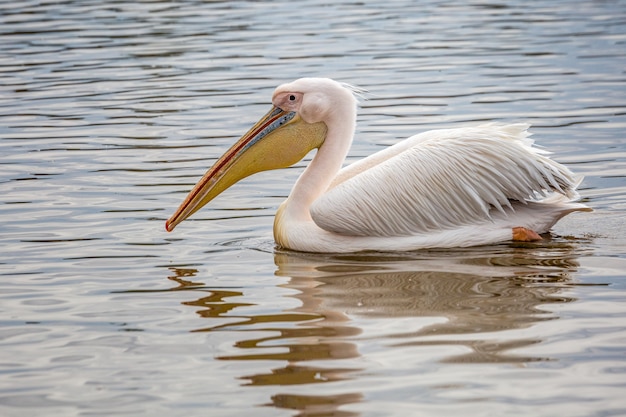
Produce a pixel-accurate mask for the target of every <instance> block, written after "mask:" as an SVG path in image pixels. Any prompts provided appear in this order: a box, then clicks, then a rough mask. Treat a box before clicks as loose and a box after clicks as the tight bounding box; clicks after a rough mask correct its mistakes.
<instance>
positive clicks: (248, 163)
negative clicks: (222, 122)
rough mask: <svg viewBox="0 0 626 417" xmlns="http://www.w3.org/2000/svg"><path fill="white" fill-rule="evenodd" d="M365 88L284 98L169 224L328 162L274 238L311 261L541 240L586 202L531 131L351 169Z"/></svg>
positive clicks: (460, 138) (422, 143)
mask: <svg viewBox="0 0 626 417" xmlns="http://www.w3.org/2000/svg"><path fill="white" fill-rule="evenodd" d="M355 93H358V91H355V89H354V88H353V87H351V86H349V85H347V84H343V83H340V82H337V81H334V80H332V79H328V78H301V79H298V80H296V81H293V82H291V83H287V84H283V85H281V86H279V87H277V88H276V90H275V91H274V94H273V97H272V103H273V106H272V108H271V110H270V111H269V112H268V113H267V114H266V115H265V116H264V117H262V118H261V119H260V120H259V121H258V122H257V123H256V124H255V125H254V126H253V127H252V128H251V129H250V130H249V131H248V132H247V133H246V134H244V135H243V136H242V137H241V139H239V140H238V141H237V142H236V143H235V144H234V145H233V146H232V147H231V148H230V149H229V150H228V151H227V152H226V153H225V154H224V155H223V156H222V157H220V158H219V159H218V160H217V162H216V163H215V164H214V165H213V166H212V167H211V168H210V169H209V170H208V171H207V172H206V174H205V175H204V176H203V177H202V179H200V181H199V182H198V183H197V184H196V185H195V187H194V188H193V189H192V190H191V192H190V193H189V195H188V196H187V198H186V199H185V200H184V202H183V203H182V204H181V205H180V207H179V208H178V209H177V210H176V212H175V213H174V214H173V215H172V216H171V217H170V218H169V220H167V222H166V229H167V230H168V231H172V230H173V229H174V228H175V227H176V226H177V225H178V224H179V223H180V222H182V221H183V220H185V219H186V218H188V217H189V216H191V215H192V214H193V213H195V212H196V211H198V210H199V209H200V208H201V207H203V206H204V205H205V204H207V203H208V202H210V201H211V200H213V199H214V198H215V197H217V196H218V195H219V194H220V193H222V192H223V191H224V190H225V189H227V188H229V187H230V186H231V185H233V184H234V183H236V182H238V181H239V180H241V179H243V178H245V177H247V176H249V175H252V174H254V173H257V172H260V171H265V170H271V169H278V168H285V167H288V166H291V165H293V164H295V163H296V162H298V161H300V160H301V159H303V158H304V157H305V156H306V155H307V154H308V153H309V151H311V150H313V149H315V148H317V152H316V154H315V156H314V157H313V159H312V160H311V162H310V163H309V165H308V166H307V167H306V169H305V170H304V171H303V173H302V174H301V175H300V177H299V178H298V180H297V181H296V183H295V185H294V187H293V189H292V191H291V193H290V194H289V196H288V198H287V199H286V200H285V201H284V202H283V203H282V204H281V205H280V206H279V207H278V210H277V212H276V216H275V220H274V239H275V241H276V243H277V245H278V246H279V247H282V248H285V249H291V250H296V251H304V252H333V253H342V252H343V253H345V252H358V251H368V250H369V251H409V250H417V249H424V248H452V247H467V246H475V245H485V244H493V243H499V242H505V241H511V240H517V241H532V240H540V239H541V236H539V234H541V233H545V232H547V231H549V229H550V228H551V227H552V226H553V225H554V224H555V223H556V222H557V221H558V220H559V219H560V218H562V217H563V216H565V215H567V214H569V213H572V212H575V211H590V210H591V209H590V208H589V207H587V206H585V205H583V204H580V203H577V202H576V200H578V199H579V195H578V193H577V191H576V188H577V187H578V185H579V184H580V182H581V181H582V177H579V176H576V175H574V174H573V173H572V172H571V171H570V170H569V169H568V168H566V167H565V166H563V165H561V164H559V163H557V162H555V161H553V160H552V159H550V158H549V156H548V152H545V151H544V150H542V149H541V148H538V147H536V146H534V145H533V141H532V140H531V139H530V138H529V136H530V134H529V132H528V127H529V125H527V124H521V123H519V124H508V125H507V124H482V125H478V126H474V127H463V128H454V129H439V130H431V131H427V132H424V133H420V134H417V135H415V136H412V137H410V138H408V139H406V140H403V141H401V142H399V143H397V144H395V145H392V146H389V147H387V148H385V149H383V150H381V151H379V152H376V153H374V154H373V155H371V156H369V157H366V158H364V159H362V160H360V161H357V162H355V163H352V164H350V165H348V166H346V167H344V168H342V165H343V163H344V160H345V157H346V155H347V153H348V151H349V149H350V145H351V143H352V140H353V137H354V132H355V126H356V116H357V99H356V97H355Z"/></svg>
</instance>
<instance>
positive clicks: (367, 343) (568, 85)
mask: <svg viewBox="0 0 626 417" xmlns="http://www.w3.org/2000/svg"><path fill="white" fill-rule="evenodd" d="M625 28H626V2H624V1H621V0H607V1H597V2H591V1H551V2H527V1H514V0H512V1H508V2H482V1H470V2H467V1H463V2H456V3H455V2H452V3H450V2H444V1H440V0H430V1H420V2H410V1H401V0H390V1H386V2H382V3H381V2H369V1H366V2H323V1H302V2H286V1H277V2H271V3H259V2H244V1H234V2H230V1H229V2H138V3H134V2H132V3H131V2H97V1H66V2H52V3H50V2H38V1H24V2H21V3H19V4H10V5H9V4H8V3H7V4H6V5H2V6H0V39H1V41H0V155H1V157H0V164H1V165H0V219H1V220H2V231H1V232H0V242H1V245H2V246H1V247H2V251H0V276H1V279H0V312H1V320H2V321H1V324H2V326H1V327H0V349H1V352H2V357H1V359H0V372H1V374H0V375H1V376H0V414H2V415H3V416H22V415H33V416H37V415H41V416H44V415H45V416H74V415H76V416H93V415H106V416H110V415H132V416H141V415H146V416H154V415H168V416H183V415H184V416H192V415H198V416H199V415H202V416H204V415H211V416H213V415H215V416H218V415H219V416H240V415H244V414H245V413H254V415H258V416H279V415H280V416H283V415H284V416H341V417H343V416H409V415H410V416H431V415H436V416H452V415H454V416H458V415H472V416H494V415H497V416H503V415H507V416H518V415H519V416H522V415H523V416H527V415H533V416H554V415H569V416H613V415H615V416H617V415H626V400H625V399H624V395H623V392H624V388H625V386H626V360H625V359H626V307H625V305H624V299H626V279H625V274H624V271H626V250H625V249H624V248H626V239H625V238H624V236H623V232H624V231H625V230H626V227H625V223H626V222H625V217H624V211H625V209H626V197H625V195H626V180H625V178H626V163H625V161H626V139H625V137H624V132H625V131H626V118H625V114H626V112H625V109H626V99H625V97H626V94H625V93H626V74H625V71H624V68H626V59H625V55H626V53H625V51H626V45H625V44H626V30H625ZM302 76H327V77H332V78H336V79H338V80H341V81H344V82H349V83H351V84H355V85H358V86H360V87H361V88H364V89H367V90H368V91H369V92H368V93H366V94H365V98H364V99H363V100H362V102H361V106H360V115H359V119H358V123H359V126H358V131H357V138H356V140H355V143H354V147H353V149H352V151H351V153H350V155H349V158H348V162H351V161H354V160H356V159H358V158H360V157H363V156H364V155H367V154H370V153H372V152H374V151H376V150H378V149H381V148H383V147H384V146H388V145H390V144H393V143H396V142H397V141H398V140H401V139H403V138H405V137H407V136H409V135H412V134H414V133H417V132H420V131H423V130H428V129H432V128H446V127H458V126H462V125H472V124H477V123H481V122H486V121H497V122H512V121H524V122H529V123H532V125H533V128H532V131H533V133H534V138H535V139H536V140H537V142H538V143H540V144H541V145H542V146H545V147H546V148H548V149H549V150H551V151H553V152H554V157H555V159H557V160H558V161H560V162H563V163H565V164H566V165H568V166H569V167H570V168H571V169H573V170H574V171H576V172H578V173H581V174H584V175H585V181H584V182H583V184H582V187H581V194H582V196H583V199H584V200H585V202H586V203H587V204H588V205H590V206H591V207H593V208H594V212H593V213H577V214H574V215H572V216H569V217H568V218H566V219H564V220H563V221H562V222H561V223H559V224H558V225H557V227H556V228H555V230H554V233H553V234H552V236H551V237H550V238H549V239H546V240H545V241H543V242H540V243H537V244H503V245H496V246H490V247H481V248H470V249H463V250H431V251H420V252H414V253H400V254H385V253H370V254H354V255H341V256H332V255H305V254H297V253H292V252H287V251H281V250H277V249H275V248H274V244H273V241H272V237H271V227H272V221H273V214H274V212H275V209H276V207H277V206H278V204H280V202H281V201H282V200H283V199H284V198H285V197H286V196H287V194H288V193H289V190H290V187H291V185H292V183H293V181H294V180H295V179H296V178H297V176H298V175H299V173H300V172H301V170H302V167H303V166H304V165H305V164H306V163H307V161H308V160H309V159H310V156H309V157H307V158H306V159H305V161H303V162H302V163H299V164H297V165H296V166H295V167H293V168H290V169H287V170H282V171H276V172H268V173H263V174H259V175H258V176H255V177H252V178H250V179H248V180H246V181H244V182H242V183H241V184H239V185H237V186H236V187H234V188H232V189H231V190H229V191H227V192H226V193H224V195H222V196H221V197H220V198H219V199H218V200H216V201H214V202H212V203H211V204H210V205H209V206H207V207H205V208H204V209H203V210H202V211H200V212H199V213H197V214H196V215H195V216H194V218H193V219H191V220H189V221H186V222H185V223H183V224H182V225H181V226H179V227H178V228H177V229H176V231H175V232H174V233H169V234H168V233H166V232H165V230H164V221H165V219H166V218H167V217H169V215H170V214H171V213H172V212H173V210H174V209H175V208H176V207H177V206H178V204H179V203H180V202H181V200H182V199H183V198H184V196H185V195H186V193H187V192H188V191H189V189H190V188H191V186H192V185H193V184H194V183H195V181H196V180H197V179H198V178H199V177H200V176H201V175H202V174H203V173H204V171H205V169H206V168H207V167H208V166H209V165H210V164H211V163H212V162H213V161H214V160H215V159H216V158H217V157H218V156H219V155H221V153H222V152H223V151H225V149H226V148H227V147H228V146H229V145H230V144H231V143H232V142H233V141H234V140H235V139H236V138H237V137H238V135H240V134H241V133H243V132H244V131H245V130H246V129H247V128H248V127H249V126H250V125H251V123H253V122H254V121H256V119H257V118H258V117H260V116H261V115H262V114H264V113H265V112H266V111H267V109H268V108H269V102H270V97H271V92H272V90H273V88H275V87H276V86H277V85H278V84H280V83H283V82H286V81H291V80H293V79H295V78H299V77H302Z"/></svg>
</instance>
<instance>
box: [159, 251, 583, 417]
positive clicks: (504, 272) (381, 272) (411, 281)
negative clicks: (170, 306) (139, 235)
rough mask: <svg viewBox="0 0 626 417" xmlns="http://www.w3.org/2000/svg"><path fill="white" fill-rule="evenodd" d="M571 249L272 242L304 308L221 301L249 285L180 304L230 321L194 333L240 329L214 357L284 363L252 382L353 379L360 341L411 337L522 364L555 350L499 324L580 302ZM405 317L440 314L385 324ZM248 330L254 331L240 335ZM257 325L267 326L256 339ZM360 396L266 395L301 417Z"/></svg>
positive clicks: (521, 322)
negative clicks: (292, 248) (413, 248)
mask: <svg viewBox="0 0 626 417" xmlns="http://www.w3.org/2000/svg"><path fill="white" fill-rule="evenodd" d="M577 251H578V249H577V246H576V245H575V244H570V243H568V242H567V241H566V240H561V241H552V242H551V241H546V242H543V243H541V244H519V245H512V246H511V245H509V246H507V245H500V246H493V247H488V248H470V249H463V250H455V251H450V250H445V251H444V250H440V251H427V252H414V253H404V254H397V253H396V254H388V255H387V254H380V253H361V254H356V255H347V254H346V255H322V254H304V253H294V252H288V251H277V252H275V253H274V261H275V264H276V266H277V270H276V275H278V276H283V277H289V282H287V283H285V284H281V285H280V286H281V287H286V288H289V289H292V290H297V293H296V294H295V295H289V296H290V297H295V298H297V299H298V300H299V301H300V306H298V307H296V308H293V309H289V310H284V311H278V312H275V313H272V314H259V315H245V314H238V311H237V310H238V309H240V307H245V306H250V305H251V303H246V302H240V301H237V302H231V301H228V299H229V298H232V297H237V298H238V299H239V298H240V297H242V296H244V297H243V298H244V299H245V294H244V292H245V291H246V290H245V289H243V290H242V291H234V290H225V289H215V290H214V289H208V290H209V293H210V294H209V295H208V296H205V297H202V298H199V299H197V300H194V301H189V302H185V303H184V304H186V305H189V306H194V307H199V308H200V309H199V310H198V311H197V313H198V314H199V315H200V316H202V317H205V318H213V319H215V318H220V319H224V318H227V319H228V320H229V321H228V322H227V323H221V324H216V325H212V326H210V327H205V328H202V329H198V330H196V331H207V332H211V331H228V330H231V331H235V332H238V333H239V334H240V335H241V336H242V339H241V340H239V341H237V342H236V344H235V347H237V348H239V349H241V353H240V354H233V355H228V356H222V357H219V358H218V359H221V360H230V361H234V360H239V361H247V360H275V361H277V362H278V363H280V364H281V366H279V367H276V368H274V369H272V370H271V371H270V372H267V373H257V374H254V375H244V376H242V377H241V378H242V379H243V380H245V381H247V382H246V384H247V385H252V386H256V385H276V386H278V385H280V386H287V385H290V386H293V385H299V384H313V383H315V384H319V383H325V382H331V381H337V380H342V379H349V378H358V372H359V371H361V370H362V369H360V367H359V363H360V362H358V361H356V360H354V359H355V358H359V356H360V353H359V351H358V348H357V341H358V342H359V344H361V343H367V340H368V339H371V338H378V339H380V338H381V337H382V338H384V339H385V341H384V343H385V346H387V347H388V348H389V353H390V354H393V350H394V347H399V346H402V347H403V348H404V349H406V348H407V347H415V349H416V354H419V349H420V348H422V347H429V346H442V347H446V346H448V347H450V346H463V347H464V348H465V349H464V351H465V353H462V354H458V350H451V352H454V351H456V352H457V354H454V355H453V356H447V357H441V359H440V362H442V363H494V362H500V363H515V364H524V363H528V362H535V361H546V360H551V359H550V358H548V357H541V356H531V355H522V354H519V353H511V352H509V351H511V350H513V349H516V350H518V352H519V349H521V348H524V347H526V346H530V345H534V344H538V343H541V340H539V339H536V338H526V337H519V334H515V333H510V332H508V333H506V334H504V333H503V332H504V331H505V330H514V329H522V328H527V327H530V326H532V325H534V324H536V323H538V322H541V321H545V320H555V319H558V316H556V315H555V314H554V313H553V312H551V311H549V309H544V307H545V306H547V305H550V304H560V303H567V302H572V301H575V300H574V299H573V298H570V297H568V296H566V295H564V291H563V290H564V289H565V288H567V287H570V286H572V285H576V284H575V282H573V281H572V279H571V276H570V274H571V273H573V272H575V271H576V269H577V268H578V262H577V260H576V259H577V256H578V255H579V254H580V253H577ZM174 272H175V273H176V274H177V276H176V277H170V279H173V280H175V281H177V282H178V283H179V284H180V285H183V286H184V285H193V284H195V283H193V282H192V281H188V278H189V277H185V276H184V273H181V271H179V270H176V269H175V270H174ZM183 272H184V271H183ZM179 274H181V275H183V276H178V275H179ZM185 283H187V284H185ZM206 290H207V288H206V287H204V288H203V291H206ZM359 317H366V318H375V319H376V320H378V321H379V322H378V324H377V328H380V327H385V326H384V324H382V325H381V322H380V321H385V320H388V321H389V324H390V326H389V329H390V330H389V332H388V333H386V334H385V335H383V336H381V335H380V334H377V335H376V336H370V335H369V334H368V328H367V325H364V326H361V327H360V326H359ZM411 317H415V318H416V319H417V318H422V319H423V318H433V319H436V320H432V321H430V322H429V323H428V324H425V325H424V326H422V327H421V328H418V329H417V330H407V331H400V330H394V329H397V327H394V326H391V324H393V321H394V320H395V319H398V318H411ZM233 320H235V321H233ZM246 332H249V334H250V335H254V336H251V337H249V338H247V337H246V336H245V335H246ZM259 332H261V334H263V335H264V336H261V337H259ZM444 351H445V349H443V350H442V352H444ZM307 363H309V364H313V363H314V364H315V365H314V366H313V365H307ZM333 363H336V365H335V366H333V365H332V364H333ZM320 364H321V365H320ZM329 364H331V365H330V366H329ZM361 366H362V365H361ZM361 399H362V394H361V393H353V392H348V393H340V394H338V395H329V396H319V397H317V396H308V395H299V394H298V395H296V394H277V395H274V396H273V397H272V404H271V405H273V406H276V407H279V408H287V409H296V410H300V411H301V414H299V415H300V416H312V415H318V414H316V413H319V412H323V413H330V414H324V415H335V416H340V415H346V416H349V415H353V414H350V413H347V412H345V411H339V409H338V408H339V407H341V405H343V404H348V403H353V402H359V401H361ZM314 410H315V411H314ZM345 413H347V414H345Z"/></svg>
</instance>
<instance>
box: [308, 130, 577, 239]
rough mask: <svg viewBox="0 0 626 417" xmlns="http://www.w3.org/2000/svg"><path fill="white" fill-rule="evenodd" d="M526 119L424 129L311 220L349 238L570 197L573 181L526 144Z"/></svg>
mask: <svg viewBox="0 0 626 417" xmlns="http://www.w3.org/2000/svg"><path fill="white" fill-rule="evenodd" d="M527 127H528V126H527V125H524V124H517V125H507V126H497V125H482V126H478V127H475V128H464V129H447V130H436V131H430V132H426V133H424V134H421V135H416V136H414V137H412V138H409V139H407V141H411V142H413V143H414V144H413V145H412V146H409V147H407V149H405V150H403V151H401V152H399V153H397V154H395V155H390V156H389V157H388V158H387V159H384V160H382V161H378V159H381V157H380V156H374V157H372V160H373V161H376V164H375V165H374V166H372V167H369V169H367V170H364V171H362V172H358V173H356V174H355V175H354V176H352V177H351V178H348V179H346V180H344V181H343V182H341V183H340V184H338V185H336V186H335V187H334V188H332V189H330V190H329V191H328V192H326V193H325V194H324V195H322V196H321V197H320V198H319V199H318V200H316V201H315V203H314V204H313V205H312V207H311V215H312V217H313V220H314V221H315V223H317V224H318V225H319V226H320V227H322V228H323V229H326V230H328V231H332V232H335V233H340V234H346V235H354V236H403V235H410V234H416V233H426V232H429V231H433V230H442V229H449V228H453V227H458V226H460V225H466V224H471V223H472V222H477V221H482V220H486V219H490V212H491V211H492V210H497V211H499V212H501V213H505V212H506V210H507V209H508V210H512V208H513V206H512V204H511V201H519V202H526V201H533V200H536V199H537V198H538V197H540V196H547V195H549V194H550V193H552V192H557V193H560V194H564V195H566V196H568V197H570V198H574V197H575V196H576V195H577V194H576V191H575V187H576V180H575V179H574V177H573V174H572V173H571V172H570V171H569V170H568V169H567V168H566V167H564V166H562V165H560V164H558V163H556V162H554V161H552V160H551V159H549V158H548V156H546V152H545V151H542V150H540V149H538V148H535V147H533V146H532V140H530V139H529V138H528V136H529V134H528V132H527V131H526V129H527Z"/></svg>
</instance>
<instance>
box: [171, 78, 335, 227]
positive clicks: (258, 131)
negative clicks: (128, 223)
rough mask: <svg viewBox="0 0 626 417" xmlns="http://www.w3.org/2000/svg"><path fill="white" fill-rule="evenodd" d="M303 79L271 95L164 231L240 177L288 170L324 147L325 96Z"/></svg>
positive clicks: (278, 89)
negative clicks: (268, 105) (257, 117)
mask: <svg viewBox="0 0 626 417" xmlns="http://www.w3.org/2000/svg"><path fill="white" fill-rule="evenodd" d="M304 80H305V79H301V80H298V81H295V82H293V83H290V84H283V85H281V86H280V87H278V88H277V89H276V90H275V91H274V95H273V97H272V103H273V106H272V108H271V109H270V111H269V112H268V113H267V114H266V115H265V116H263V117H262V118H261V119H260V120H259V121H258V122H257V123H256V124H255V125H254V126H253V127H252V128H251V129H250V130H249V131H248V132H246V134H244V135H243V136H242V137H241V138H240V139H239V140H238V141H237V142H236V143H235V144H234V145H233V146H232V147H231V148H230V149H228V151H226V153H225V154H224V155H222V156H221V157H220V158H219V159H218V160H217V162H216V163H215V164H214V165H213V166H212V167H211V168H209V170H208V171H207V172H206V174H204V176H203V177H202V178H201V179H200V181H198V183H197V184H196V185H195V186H194V188H193V189H192V190H191V192H190V193H189V194H188V195H187V198H185V200H184V201H183V203H182V204H181V205H180V206H179V207H178V209H177V210H176V212H175V213H174V214H173V215H172V216H171V217H170V218H169V219H168V220H167V222H166V223H165V228H166V229H167V231H170V232H171V231H172V230H174V228H175V227H176V226H177V225H178V224H179V223H180V222H182V221H183V220H185V219H186V218H188V217H189V216H191V215H192V214H193V213H195V212H196V211H198V210H199V209H200V208H202V207H203V206H204V205H206V204H207V203H208V202H210V201H211V200H213V199H214V198H215V197H217V196H218V195H219V194H221V193H222V192H223V191H224V190H226V189H227V188H229V187H230V186H232V185H233V184H235V183H236V182H238V181H240V180H242V179H243V178H246V177H248V176H250V175H252V174H255V173H257V172H261V171H268V170H272V169H278V168H286V167H288V166H291V165H293V164H295V163H296V162H298V161H300V160H301V159H302V158H304V157H305V156H306V154H307V153H309V151H311V150H312V149H315V148H319V147H320V146H321V145H322V143H324V140H325V138H326V132H327V125H326V123H325V122H324V120H325V119H326V118H327V115H326V114H325V112H326V111H327V109H328V108H329V106H328V105H327V104H328V103H326V102H323V100H324V99H325V97H326V96H323V95H319V94H318V92H319V88H316V86H315V85H311V83H310V82H308V83H307V82H303V81H304ZM328 81H329V82H331V81H332V80H328ZM332 82H333V83H334V81H332ZM313 84H316V83H313ZM337 84H338V83H337Z"/></svg>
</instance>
